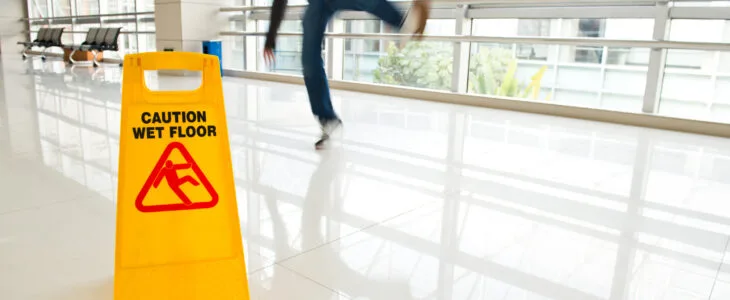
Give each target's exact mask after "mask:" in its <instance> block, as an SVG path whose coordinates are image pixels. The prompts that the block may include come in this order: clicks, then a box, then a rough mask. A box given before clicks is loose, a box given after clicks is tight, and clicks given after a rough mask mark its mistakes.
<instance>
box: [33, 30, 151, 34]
mask: <svg viewBox="0 0 730 300" xmlns="http://www.w3.org/2000/svg"><path fill="white" fill-rule="evenodd" d="M22 33H38V30H24V31H22ZM86 33H88V31H78V30H76V31H72V30H64V31H63V34H86ZM119 33H120V34H155V33H156V31H120V32H119Z"/></svg>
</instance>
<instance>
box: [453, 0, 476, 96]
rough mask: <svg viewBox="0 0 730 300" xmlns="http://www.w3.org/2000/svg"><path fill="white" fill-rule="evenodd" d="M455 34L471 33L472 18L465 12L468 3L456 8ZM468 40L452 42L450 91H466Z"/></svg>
mask: <svg viewBox="0 0 730 300" xmlns="http://www.w3.org/2000/svg"><path fill="white" fill-rule="evenodd" d="M455 11H456V14H457V15H456V16H454V17H455V18H456V32H455V34H456V35H471V27H472V19H470V18H469V17H468V16H467V14H468V12H469V5H466V4H460V5H458V7H457V8H456V10H455ZM470 52H471V43H470V42H460V43H454V66H453V69H452V72H453V73H452V75H451V76H452V77H451V91H452V92H454V93H466V92H467V86H468V82H469V54H470Z"/></svg>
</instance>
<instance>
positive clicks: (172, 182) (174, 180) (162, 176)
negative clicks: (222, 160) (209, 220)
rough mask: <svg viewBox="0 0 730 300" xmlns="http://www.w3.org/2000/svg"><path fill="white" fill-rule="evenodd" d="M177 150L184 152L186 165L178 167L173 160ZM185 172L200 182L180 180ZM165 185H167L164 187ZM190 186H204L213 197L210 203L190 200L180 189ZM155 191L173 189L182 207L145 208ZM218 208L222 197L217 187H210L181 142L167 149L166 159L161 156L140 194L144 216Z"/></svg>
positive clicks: (189, 178)
mask: <svg viewBox="0 0 730 300" xmlns="http://www.w3.org/2000/svg"><path fill="white" fill-rule="evenodd" d="M175 149H177V150H178V151H179V152H180V154H181V155H182V157H183V158H184V159H185V163H183V164H176V163H174V162H172V161H171V160H169V158H170V154H171V153H172V151H173V150H175ZM185 169H191V170H192V171H193V172H194V173H195V176H196V177H197V178H193V177H192V176H184V177H182V178H180V177H178V175H177V174H178V171H179V170H185ZM163 181H165V182H166V183H167V184H166V185H163ZM187 184H190V185H193V186H199V185H202V186H203V187H204V188H205V189H206V190H207V191H208V194H210V199H205V200H204V201H203V202H198V201H195V200H200V199H190V198H189V197H188V196H187V195H186V194H185V192H184V191H183V190H182V189H180V187H181V186H182V185H187ZM152 187H154V188H169V189H171V190H172V191H173V192H174V193H175V195H177V197H178V200H179V203H172V204H157V205H151V206H147V205H145V204H144V199H145V197H146V196H147V193H148V192H149V191H150V189H151V188H152ZM216 204H218V193H217V192H216V191H215V189H213V186H212V185H211V184H210V181H208V178H206V177H205V174H203V171H201V170H200V167H198V164H197V163H195V160H194V159H193V157H192V156H191V155H190V152H188V150H187V149H185V146H184V145H183V144H181V143H179V142H172V143H170V144H169V145H167V148H165V151H164V152H162V156H160V159H159V160H158V161H157V164H156V165H155V168H154V169H152V173H151V174H150V176H149V177H148V178H147V181H146V182H145V183H144V186H143V187H142V190H141V191H140V192H139V195H137V201H136V202H135V206H137V209H138V210H139V211H141V212H162V211H175V210H190V209H203V208H212V207H214V206H216Z"/></svg>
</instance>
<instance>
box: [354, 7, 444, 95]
mask: <svg viewBox="0 0 730 300" xmlns="http://www.w3.org/2000/svg"><path fill="white" fill-rule="evenodd" d="M348 24H349V25H348ZM455 26H456V22H455V21H454V20H429V21H428V23H427V25H426V34H432V35H447V34H449V35H452V34H453V33H454V31H455ZM345 29H346V30H347V31H348V32H350V33H381V32H382V33H388V32H393V30H392V28H390V27H388V26H386V25H384V24H383V23H381V22H380V21H374V20H353V21H348V22H346V28H345ZM453 55H454V46H453V44H452V43H441V42H409V43H407V44H405V45H404V47H403V48H402V49H401V48H400V47H399V45H398V43H397V42H395V41H390V40H380V41H378V40H371V41H364V40H354V39H347V40H345V56H344V62H343V63H344V66H343V79H345V80H353V81H361V82H373V83H381V84H390V85H398V86H409V87H417V88H425V89H435V90H449V89H451V77H452V71H453V70H452V67H453Z"/></svg>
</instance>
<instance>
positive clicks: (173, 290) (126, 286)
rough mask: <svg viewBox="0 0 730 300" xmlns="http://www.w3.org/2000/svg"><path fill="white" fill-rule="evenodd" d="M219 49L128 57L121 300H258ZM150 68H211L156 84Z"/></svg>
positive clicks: (117, 294) (118, 270)
mask: <svg viewBox="0 0 730 300" xmlns="http://www.w3.org/2000/svg"><path fill="white" fill-rule="evenodd" d="M219 68H220V66H219V63H218V58H217V57H215V56H210V55H204V54H197V53H184V52H155V53H143V54H134V55H127V56H126V57H125V59H124V79H123V84H122V124H121V131H120V143H119V186H118V198H117V201H118V202H117V236H116V264H115V276H114V299H116V300H139V299H150V300H163V299H171V300H172V299H174V300H185V299H211V300H213V299H216V300H217V299H221V300H223V299H225V300H229V299H249V294H248V281H247V278H246V266H245V260H244V257H243V246H242V242H241V230H240V223H239V219H238V207H237V205H236V194H235V186H234V180H233V170H232V169H231V153H230V148H229V143H228V128H227V126H226V114H225V109H224V103H223V86H222V83H221V77H220V69H219ZM145 70H193V71H196V70H197V71H202V73H203V82H202V85H201V86H200V88H199V89H197V90H193V91H164V92H163V91H152V90H150V89H149V88H148V87H147V85H146V84H145V81H144V71H145Z"/></svg>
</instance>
